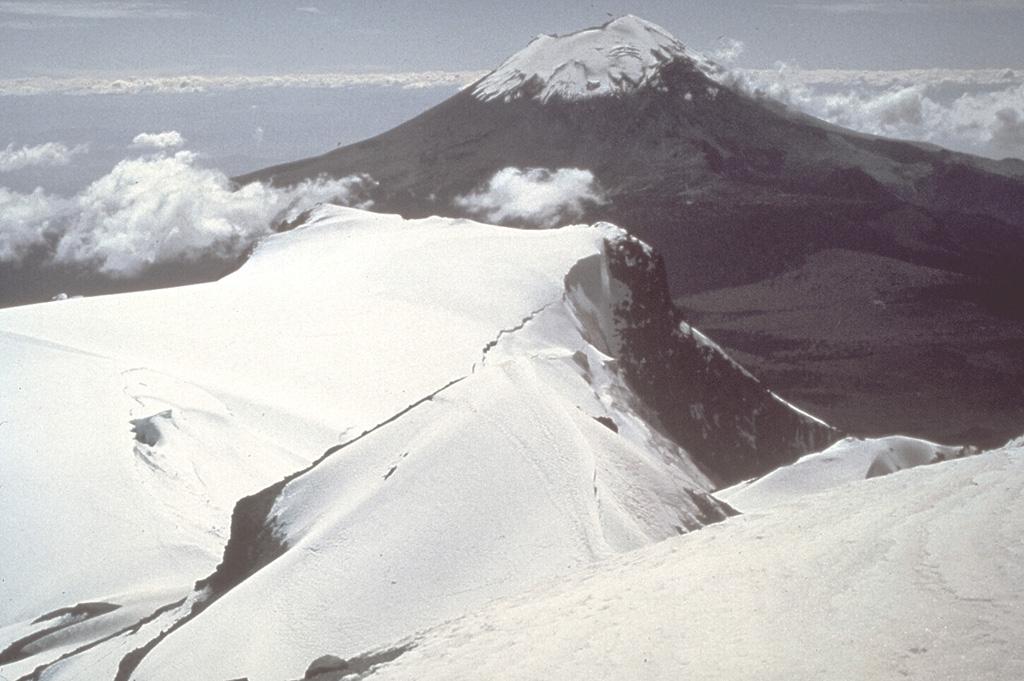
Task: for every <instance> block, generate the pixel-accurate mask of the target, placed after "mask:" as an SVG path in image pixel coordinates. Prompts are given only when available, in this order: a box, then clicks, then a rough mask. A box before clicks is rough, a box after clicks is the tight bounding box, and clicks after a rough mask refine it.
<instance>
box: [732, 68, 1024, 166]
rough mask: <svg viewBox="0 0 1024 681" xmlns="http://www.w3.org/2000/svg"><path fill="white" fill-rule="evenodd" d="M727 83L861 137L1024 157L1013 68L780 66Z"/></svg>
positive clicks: (1023, 96)
mask: <svg viewBox="0 0 1024 681" xmlns="http://www.w3.org/2000/svg"><path fill="white" fill-rule="evenodd" d="M720 78H721V79H722V80H723V81H725V82H729V83H731V84H734V85H737V86H738V87H740V89H743V90H745V91H747V92H749V93H752V94H754V95H756V96H765V97H770V98H772V99H774V100H776V101H779V102H782V103H783V104H785V105H786V106H788V107H790V108H793V109H796V110H799V111H803V112H804V113H808V114H810V115H812V116H815V117H816V118H820V119H822V120H825V121H828V122H830V123H835V124H836V125H841V126H843V127H846V128H851V129H853V130H857V131H860V132H866V133H871V134H875V135H882V136H885V137H894V138H899V139H907V140H915V141H920V142H931V143H933V144H938V145H940V146H943V147H947V148H949V149H953V150H955V151H964V152H968V153H973V154H979V155H983V156H989V157H992V158H1005V157H1018V158H1022V157H1024V115H1022V112H1024V73H1020V72H1017V71H1014V70H1011V69H988V70H953V69H934V70H911V71H833V70H803V69H799V68H794V67H790V66H788V65H782V64H780V65H779V66H778V67H777V68H776V69H774V70H757V71H755V70H733V71H727V72H724V73H723V74H721V75H720Z"/></svg>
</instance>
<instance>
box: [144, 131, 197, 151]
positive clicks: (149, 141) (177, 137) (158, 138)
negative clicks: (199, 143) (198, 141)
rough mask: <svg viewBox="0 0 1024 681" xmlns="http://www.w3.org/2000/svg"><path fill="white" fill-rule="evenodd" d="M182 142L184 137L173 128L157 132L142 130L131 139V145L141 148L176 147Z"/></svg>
mask: <svg viewBox="0 0 1024 681" xmlns="http://www.w3.org/2000/svg"><path fill="white" fill-rule="evenodd" d="M184 144H185V138H184V137H182V136H181V133H180V132H177V131H175V130H171V131H170V132H158V133H149V132H143V133H139V134H138V135H136V136H135V139H133V140H132V146H133V147H135V148H141V149H176V148H178V147H180V146H184Z"/></svg>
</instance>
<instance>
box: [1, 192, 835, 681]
mask: <svg viewBox="0 0 1024 681" xmlns="http://www.w3.org/2000/svg"><path fill="white" fill-rule="evenodd" d="M676 315H677V313H676V312H674V310H673V308H672V306H671V302H670V299H669V297H668V292H667V289H666V288H665V280H664V271H663V269H662V268H660V267H659V261H658V259H657V257H656V256H655V255H654V254H653V253H652V252H651V251H650V249H649V248H648V247H647V246H646V245H644V244H642V243H641V242H639V241H636V240H635V239H634V238H632V237H630V236H628V235H627V234H626V233H625V232H623V231H622V230H619V229H618V228H615V227H612V226H611V225H608V224H599V225H594V226H583V225H577V226H572V227H566V228H563V229H558V230H551V231H521V230H513V229H507V228H500V227H493V226H487V225H482V224H479V223H473V222H469V221H465V220H462V221H457V220H450V219H443V218H432V219H428V220H418V221H405V220H403V219H402V218H400V217H397V216H388V215H379V214H372V213H366V212H363V211H359V210H356V209H348V208H339V207H330V206H328V207H322V208H320V209H318V211H316V212H314V213H313V214H312V215H311V216H310V219H309V221H308V222H307V223H306V224H304V225H303V226H301V227H299V228H297V229H295V230H293V231H290V232H286V233H282V234H278V235H275V236H273V237H271V238H268V239H266V240H265V241H263V242H261V243H260V245H259V247H258V248H257V249H256V251H255V253H254V254H253V255H252V257H251V258H250V259H249V261H248V262H247V263H246V264H245V265H244V266H243V267H242V268H241V269H240V270H238V271H237V272H235V273H234V274H232V275H230V276H228V277H226V278H225V279H223V280H221V281H219V282H216V283H212V284H203V285H197V286H192V287H184V288H177V289H165V290H158V291H149V292H142V293H134V294H122V295H115V296H107V297H100V298H86V299H73V300H66V301H61V302H54V303H47V304H43V305H37V306H28V307H22V308H13V309H8V310H3V311H0V329H2V330H0V344H2V357H3V365H4V371H3V374H4V381H3V383H2V385H0V397H2V403H3V405H4V414H3V423H2V425H0V450H2V451H3V453H4V486H3V494H2V495H0V515H2V516H3V517H4V518H5V519H6V521H5V522H4V523H3V524H2V525H0V542H2V543H3V545H4V546H5V551H4V553H3V571H2V572H3V575H4V580H3V582H2V584H0V603H2V612H3V618H2V621H0V674H3V675H4V676H5V677H7V678H9V679H18V678H22V677H26V676H27V677H30V678H39V679H43V678H45V679H76V680H78V679H95V680H100V679H115V678H117V679H128V678H137V679H157V678H166V679H181V678H189V679H211V680H213V679H216V680H219V681H223V680H224V679H229V678H240V677H243V676H244V677H247V678H249V679H251V680H253V681H255V680H256V679H268V680H275V679H276V680H281V679H285V678H290V677H294V676H297V675H301V673H302V671H303V670H304V669H305V666H306V665H307V664H308V663H309V661H310V660H311V659H313V658H315V657H317V656H319V654H320V653H321V652H322V651H332V652H335V653H340V654H343V655H354V654H357V653H359V652H360V651H362V650H365V649H368V648H372V647H375V646H381V645H385V644H387V643H389V642H391V641H393V640H395V639H397V638H400V637H402V636H405V635H408V634H410V633H412V632H413V631H416V630H417V629H420V628H422V627H425V626H428V625H431V624H436V623H438V622H440V621H442V620H444V619H447V618H450V617H454V616H456V615H458V614H460V613H462V612H465V611H466V610H467V609H472V608H475V607H477V606H479V605H482V604H483V603H484V602H486V601H487V600H489V599H491V598H494V597H496V596H500V595H506V594H512V593H516V592H517V591H518V590H519V589H521V588H522V587H524V586H525V585H527V584H529V583H532V582H534V581H536V580H538V579H541V578H545V577H548V576H552V575H556V574H561V573H564V572H566V571H568V570H570V569H572V568H574V567H576V566H579V565H583V564H588V563H590V562H593V561H595V560H598V559H602V558H605V557H607V556H610V555H612V554H615V553H617V552H621V551H626V550H629V549H634V548H637V547H640V546H644V545H646V544H649V543H651V542H654V541H658V540H661V539H665V538H667V537H670V536H674V535H677V534H680V533H686V532H688V531H691V530H694V529H697V528H700V527H702V526H704V525H706V524H708V523H713V522H716V521H719V520H722V519H723V518H725V517H726V516H727V515H728V514H729V512H730V509H729V508H728V506H725V505H723V504H722V503H720V502H718V501H717V500H715V499H714V498H713V497H711V496H710V495H709V492H711V491H712V490H713V489H714V488H716V487H717V486H718V485H719V484H720V483H722V482H727V481H736V480H738V479H739V477H740V476H742V475H747V474H749V473H752V472H756V471H761V472H764V471H767V470H770V469H771V468H774V467H775V466H777V465H778V464H780V463H783V462H786V461H791V460H793V459H795V458H797V457H798V456H800V455H801V454H804V453H807V452H809V451H812V450H814V449H816V448H820V447H822V446H824V445H826V444H828V443H829V442H831V441H832V440H833V439H834V438H835V437H836V435H835V432H834V431H833V430H831V429H830V428H828V427H827V426H825V425H824V424H822V423H820V422H819V421H817V420H815V419H813V418H811V417H809V416H806V415H804V414H802V413H800V412H799V411H796V410H794V409H792V408H790V407H789V406H788V405H786V404H785V403H784V402H782V401H781V400H779V399H778V398H776V397H775V396H774V395H772V394H771V393H770V392H769V391H768V390H766V389H765V388H764V387H763V386H761V385H760V384H759V383H758V382H757V381H756V380H755V379H753V378H752V377H751V376H750V375H749V374H747V373H746V372H744V371H743V370H742V369H741V368H740V367H739V366H738V365H736V364H735V363H733V362H732V361H731V360H729V358H727V357H725V356H724V355H723V354H722V353H721V351H720V350H718V349H717V348H716V347H715V346H714V345H713V344H710V343H709V342H708V341H706V339H704V338H703V337H702V336H701V335H700V334H699V333H698V332H696V331H694V330H693V329H691V328H690V327H689V326H687V325H685V324H681V323H679V321H678V317H677V316H676ZM236 502H238V503H236ZM197 582H198V584H197ZM227 640H230V641H233V643H232V644H231V645H229V646H226V645H225V643H224V642H225V641H227Z"/></svg>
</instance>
